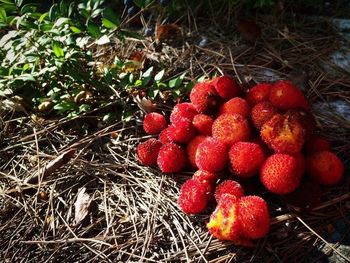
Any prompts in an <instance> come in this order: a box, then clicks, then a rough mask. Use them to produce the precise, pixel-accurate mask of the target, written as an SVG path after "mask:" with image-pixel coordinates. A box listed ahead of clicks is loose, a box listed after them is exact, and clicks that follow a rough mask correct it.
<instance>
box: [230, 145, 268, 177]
mask: <svg viewBox="0 0 350 263" xmlns="http://www.w3.org/2000/svg"><path fill="white" fill-rule="evenodd" d="M229 160H230V168H231V170H232V172H233V173H234V174H235V175H237V176H238V177H243V178H248V177H251V176H253V175H255V174H257V173H258V172H259V170H260V168H261V166H262V164H263V163H264V161H265V153H264V150H263V149H262V148H261V147H260V145H259V144H256V143H252V142H237V143H235V144H233V145H232V147H231V149H230V151H229Z"/></svg>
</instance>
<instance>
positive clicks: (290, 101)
mask: <svg viewBox="0 0 350 263" xmlns="http://www.w3.org/2000/svg"><path fill="white" fill-rule="evenodd" d="M269 100H270V102H271V103H272V105H273V106H275V107H276V108H278V109H282V110H290V109H296V108H300V109H304V110H308V108H309V103H308V101H307V100H306V98H305V96H304V94H303V92H302V91H301V90H300V89H298V88H297V87H296V86H295V85H294V84H293V83H292V82H291V81H288V80H280V81H278V82H276V83H275V84H274V85H273V86H272V88H271V90H270V95H269Z"/></svg>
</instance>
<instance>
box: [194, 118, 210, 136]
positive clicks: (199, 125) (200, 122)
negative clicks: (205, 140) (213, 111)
mask: <svg viewBox="0 0 350 263" xmlns="http://www.w3.org/2000/svg"><path fill="white" fill-rule="evenodd" d="M213 122H214V120H213V118H212V117H210V116H209V115H205V114H197V115H195V116H194V118H193V121H192V124H193V126H194V127H195V128H196V129H197V131H198V132H199V133H200V134H203V135H211V130H212V126H213Z"/></svg>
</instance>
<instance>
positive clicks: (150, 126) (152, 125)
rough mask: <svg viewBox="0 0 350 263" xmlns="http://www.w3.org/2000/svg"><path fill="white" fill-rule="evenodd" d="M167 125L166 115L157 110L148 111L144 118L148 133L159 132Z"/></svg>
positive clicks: (144, 125) (144, 127)
mask: <svg viewBox="0 0 350 263" xmlns="http://www.w3.org/2000/svg"><path fill="white" fill-rule="evenodd" d="M166 127H167V123H166V119H165V117H164V116H163V115H162V114H159V113H156V112H151V113H148V114H147V115H146V116H145V118H144V120H143V129H144V130H145V132H146V133H147V134H158V133H160V132H161V131H162V130H164V129H165V128H166Z"/></svg>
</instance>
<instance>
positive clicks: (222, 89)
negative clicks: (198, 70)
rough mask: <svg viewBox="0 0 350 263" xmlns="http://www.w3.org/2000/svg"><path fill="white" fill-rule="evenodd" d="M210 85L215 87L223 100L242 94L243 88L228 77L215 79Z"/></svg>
mask: <svg viewBox="0 0 350 263" xmlns="http://www.w3.org/2000/svg"><path fill="white" fill-rule="evenodd" d="M210 83H211V84H212V85H214V87H215V89H216V91H217V93H218V94H219V95H220V97H221V98H223V99H231V98H233V97H236V96H239V95H240V93H241V88H240V86H239V85H238V84H237V82H236V81H235V80H234V79H233V78H231V77H230V76H227V75H225V76H221V77H217V78H214V79H213V80H212V81H211V82H210Z"/></svg>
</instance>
